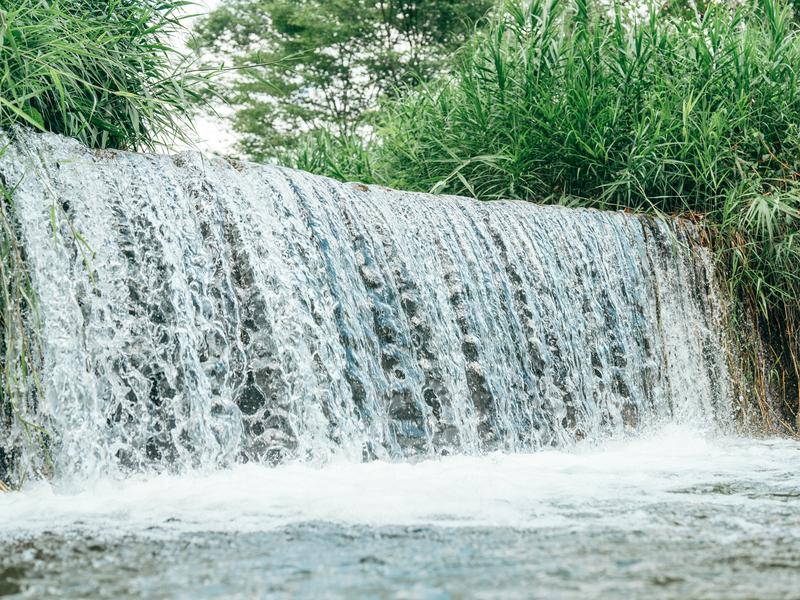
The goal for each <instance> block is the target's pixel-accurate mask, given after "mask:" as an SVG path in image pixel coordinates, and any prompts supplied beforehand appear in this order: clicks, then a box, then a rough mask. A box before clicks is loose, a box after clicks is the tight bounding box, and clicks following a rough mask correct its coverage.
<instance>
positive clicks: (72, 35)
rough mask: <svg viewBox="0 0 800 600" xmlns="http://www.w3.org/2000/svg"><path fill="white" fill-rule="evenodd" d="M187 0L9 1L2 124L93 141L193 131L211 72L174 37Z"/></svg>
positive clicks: (2, 25)
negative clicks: (194, 111) (172, 42)
mask: <svg viewBox="0 0 800 600" xmlns="http://www.w3.org/2000/svg"><path fill="white" fill-rule="evenodd" d="M189 4H190V3H189V2H185V1H180V0H93V1H86V0H0V128H7V127H9V126H11V125H19V124H21V125H25V126H28V127H33V128H35V129H38V130H40V131H51V132H54V133H59V134H63V135H66V136H69V137H73V138H77V139H78V140H80V141H82V142H83V143H84V144H86V145H88V146H90V147H92V148H117V149H140V148H146V149H152V148H153V147H154V146H156V145H157V144H158V143H160V142H168V141H171V140H172V139H174V138H184V137H185V134H184V133H183V132H184V131H186V129H187V126H188V124H189V117H190V110H191V106H192V104H193V103H197V102H199V101H200V100H201V93H202V91H203V89H204V87H205V85H206V83H207V80H208V77H207V75H208V71H205V70H203V69H195V68H193V66H192V64H191V63H190V62H189V61H187V60H186V59H185V57H184V56H183V55H182V54H180V53H179V52H178V51H176V50H174V49H172V48H171V47H170V46H169V45H168V43H167V41H168V37H169V36H171V35H172V34H173V33H174V32H175V31H176V30H177V29H179V28H180V27H181V17H180V16H179V12H178V11H179V10H180V9H182V8H183V7H185V6H188V5H189Z"/></svg>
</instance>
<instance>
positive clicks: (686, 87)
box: [296, 0, 800, 426]
mask: <svg viewBox="0 0 800 600" xmlns="http://www.w3.org/2000/svg"><path fill="white" fill-rule="evenodd" d="M673 12H677V15H673V14H668V13H667V12H665V10H663V9H656V8H655V7H650V9H649V11H648V12H647V14H646V15H644V16H642V15H641V14H631V13H628V12H626V11H625V10H624V9H623V8H620V7H619V6H617V7H616V8H613V9H607V8H604V7H603V6H602V5H598V4H589V3H588V2H587V1H586V0H574V1H570V0H533V1H532V2H530V3H519V2H513V3H509V4H507V5H506V8H505V9H504V10H503V11H502V13H501V14H500V15H499V16H498V17H496V18H495V19H494V20H493V22H492V23H491V25H490V26H488V27H487V28H486V30H485V31H484V32H482V33H479V34H477V36H476V37H475V39H474V40H473V41H472V42H471V43H470V44H469V45H468V46H467V47H466V48H465V49H464V50H463V52H462V53H461V55H460V56H459V57H458V58H457V60H456V61H455V64H454V73H453V75H452V76H450V77H447V78H444V79H440V80H438V81H436V82H434V83H432V84H430V85H426V86H424V87H422V88H419V89H418V90H416V91H414V92H412V93H409V94H406V95H405V96H404V97H402V98H400V99H398V100H395V101H390V102H388V103H386V104H385V105H384V107H383V109H382V112H381V116H380V120H379V125H378V128H377V131H376V134H375V136H374V138H373V140H372V141H371V142H370V143H368V144H360V143H358V142H357V141H355V140H354V139H353V138H352V137H348V138H344V139H337V138H333V137H330V136H328V137H323V138H318V139H317V140H315V141H314V143H313V144H312V145H311V146H310V147H308V148H306V149H305V150H304V151H303V152H301V153H299V154H298V157H297V160H296V164H297V166H300V167H301V168H305V169H310V170H313V171H316V172H320V173H323V174H327V175H332V176H335V177H338V178H341V179H357V180H361V181H364V182H367V183H370V182H374V183H380V184H384V185H389V186H392V187H398V188H401V189H410V190H419V191H432V192H441V193H453V194H463V195H468V196H474V197H476V198H480V199H484V200H492V199H499V198H517V199H522V200H530V201H535V202H545V203H551V202H555V203H568V204H571V205H577V206H591V207H596V208H602V209H628V210H631V209H632V210H636V211H647V212H654V213H659V214H671V215H683V216H689V217H691V218H692V219H694V220H697V221H701V222H702V223H703V224H704V227H705V229H706V230H707V232H708V234H709V236H708V237H709V239H710V240H711V243H712V245H713V247H714V249H715V251H716V253H717V256H718V258H719V265H720V271H721V272H722V273H723V275H724V277H725V281H727V283H728V285H729V288H730V296H731V298H732V299H733V301H734V302H735V304H736V307H737V310H736V311H734V314H735V315H737V320H736V322H734V323H732V331H733V332H734V333H735V335H737V336H738V337H739V338H740V339H739V342H740V344H741V346H742V347H743V348H745V354H743V355H742V360H743V362H744V363H745V364H743V365H741V366H742V368H743V372H745V373H748V374H749V382H748V383H749V386H750V387H755V388H757V389H758V390H759V394H760V395H761V397H762V403H761V406H762V407H763V408H764V411H763V412H764V416H765V418H766V420H767V421H769V423H770V425H771V426H781V423H780V422H781V421H784V422H786V423H788V421H790V420H792V419H793V418H794V416H795V415H796V414H797V409H798V404H799V403H800V396H798V389H797V380H798V376H800V362H798V358H800V345H798V335H797V327H798V324H800V269H798V267H797V265H798V264H800V228H798V223H800V183H798V178H800V85H799V84H798V76H800V37H798V28H797V24H796V21H795V20H794V19H793V13H792V11H791V9H790V8H789V7H788V6H787V5H784V4H782V3H780V2H779V1H777V0H758V1H757V2H756V3H755V4H748V5H741V6H738V7H735V8H731V7H730V5H727V4H725V3H713V4H708V5H706V6H705V9H704V11H703V12H693V11H689V14H688V16H687V14H686V13H685V11H673ZM758 340H764V341H766V342H768V343H767V345H766V346H765V347H763V348H762V345H761V344H760V343H759V342H758ZM764 348H766V349H764ZM768 396H771V397H773V398H774V397H780V398H781V402H782V403H783V404H784V406H783V409H784V410H783V411H782V413H781V414H769V411H768V410H767V408H766V404H764V403H763V399H764V398H766V397H768ZM744 408H745V409H747V407H744Z"/></svg>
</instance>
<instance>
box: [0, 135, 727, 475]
mask: <svg viewBox="0 0 800 600" xmlns="http://www.w3.org/2000/svg"><path fill="white" fill-rule="evenodd" d="M0 146H6V149H5V151H4V153H3V155H2V157H0V176H1V177H2V179H1V180H2V181H3V182H4V184H5V186H6V187H7V188H9V189H13V200H14V218H15V220H16V228H17V230H18V236H19V239H20V241H21V244H22V247H23V249H24V252H25V254H26V259H27V264H28V267H29V270H30V276H31V280H32V287H33V291H34V293H35V296H36V299H37V302H38V314H39V320H40V322H41V329H40V335H39V337H40V344H41V363H42V364H41V372H42V375H43V378H42V386H41V389H42V391H41V394H40V396H41V397H40V398H38V402H37V404H38V405H37V407H36V410H35V414H34V413H33V412H32V413H31V414H30V415H28V417H29V418H30V419H35V420H36V422H37V423H39V424H40V425H41V426H43V427H45V428H46V429H47V430H48V431H50V432H51V434H52V440H51V443H50V448H49V451H50V456H51V458H52V462H53V465H54V469H55V474H56V475H57V476H63V477H75V476H79V477H92V476H97V475H99V474H112V475H114V474H125V473H129V472H131V471H151V470H152V471H162V470H174V471H181V470H186V469H194V468H199V469H209V468H216V467H221V466H227V465H231V464H234V463H237V462H249V461H256V462H263V463H275V462H279V461H285V460H311V461H329V460H357V461H361V460H371V459H386V460H394V459H404V458H409V459H410V458H413V457H429V456H436V455H443V454H450V453H480V452H487V451H504V452H524V451H531V450H536V449H540V448H544V447H551V446H564V445H569V444H572V443H574V442H575V441H576V440H582V439H587V438H588V439H596V438H600V437H607V436H613V435H620V434H624V433H625V432H628V431H632V430H637V429H640V428H643V427H649V426H655V425H657V424H659V423H663V422H668V421H674V420H677V421H682V422H690V423H699V424H704V423H714V422H717V423H724V422H725V421H726V420H728V418H729V417H728V412H729V410H730V408H729V398H728V396H729V389H728V385H727V381H728V375H727V371H726V361H725V359H724V352H723V350H722V341H721V338H722V336H721V333H720V332H721V327H720V325H719V323H720V320H721V318H722V314H723V311H722V307H721V305H720V302H719V299H718V298H717V297H716V295H715V282H714V277H713V265H712V263H711V257H710V255H709V253H708V251H707V250H706V249H704V248H703V247H701V245H700V244H699V243H697V239H696V237H697V234H696V231H695V230H694V228H693V226H692V225H691V224H688V223H684V222H678V221H668V220H658V219H652V218H644V217H640V216H636V215H630V214H623V213H614V212H599V211H594V210H582V209H572V208H565V207H559V206H537V205H534V204H529V203H523V202H493V203H481V202H478V201H475V200H471V199H465V198H456V197H433V196H429V195H424V194H414V193H405V192H399V191H394V190H389V189H383V188H378V187H367V186H363V185H360V184H343V183H339V182H336V181H333V180H330V179H327V178H323V177H318V176H313V175H309V174H307V173H302V172H298V171H294V170H290V169H286V168H280V167H275V166H259V165H253V164H245V163H232V162H227V161H225V160H222V159H216V158H207V157H204V156H202V155H200V154H197V153H194V152H188V153H183V154H179V155H177V156H172V157H170V156H151V155H142V154H132V153H123V152H111V151H93V150H88V149H86V148H84V147H83V146H81V145H80V144H79V143H77V142H75V141H71V140H67V139H63V138H61V137H57V136H53V135H33V134H28V133H23V132H15V133H14V134H13V135H12V136H10V137H9V138H8V140H7V141H6V142H2V144H0ZM76 235H77V238H78V240H76ZM79 240H85V244H84V243H82V242H80V241H79ZM2 428H4V429H0V434H2V435H3V437H2V438H0V446H3V447H4V451H5V452H6V454H8V455H9V456H11V455H12V454H13V455H14V456H17V457H18V460H17V462H18V463H19V464H25V465H27V464H35V460H36V459H35V458H34V450H25V448H26V444H25V439H24V438H25V436H24V433H23V431H22V429H21V428H20V427H19V425H18V424H14V420H13V419H11V420H9V419H6V420H5V421H4V422H3V425H2Z"/></svg>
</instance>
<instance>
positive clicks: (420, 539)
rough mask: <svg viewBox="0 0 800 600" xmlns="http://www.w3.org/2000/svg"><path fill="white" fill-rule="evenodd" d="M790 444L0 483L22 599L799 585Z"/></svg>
mask: <svg viewBox="0 0 800 600" xmlns="http://www.w3.org/2000/svg"><path fill="white" fill-rule="evenodd" d="M798 473H800V443H798V442H796V441H791V440H778V439H766V440H754V439H745V438H735V437H708V436H705V435H703V434H701V433H698V432H692V431H688V430H686V429H682V428H670V429H668V430H667V431H666V432H662V433H659V434H656V435H650V436H644V437H642V438H640V439H634V440H625V441H611V442H608V443H605V444H603V445H601V446H590V445H589V444H584V445H581V444H579V445H578V446H577V447H576V448H575V449H574V450H570V451H543V452H538V453H532V454H516V455H510V454H490V455H486V456H473V457H466V456H451V457H445V458H441V459H437V460H426V461H422V462H418V463H416V464H410V463H388V462H372V463H366V464H352V463H341V464H329V465H327V466H324V467H313V466H309V465H300V464H288V465H283V466H280V467H275V468H270V467H264V466H253V465H243V466H239V467H236V468H234V469H231V470H226V471H218V472H212V473H206V474H199V473H195V474H188V475H181V476H158V477H150V478H147V477H144V476H142V477H140V478H134V479H128V480H119V481H110V480H99V481H95V482H91V483H89V482H85V483H83V484H76V483H74V482H73V483H72V484H70V485H64V486H55V487H53V486H51V485H49V484H45V483H36V484H30V485H28V486H26V488H25V489H24V490H23V491H22V492H21V493H15V494H10V495H5V496H1V497H0V519H2V520H1V521H0V540H1V541H0V593H3V594H11V595H15V594H16V595H17V596H18V597H24V598H47V597H75V598H78V597H89V596H91V597H102V598H144V597H148V598H153V597H155V598H161V597H163V598H167V597H179V598H255V597H270V598H290V597H320V598H353V597H373V598H466V597H470V598H473V597H474V598H497V597H503V598H543V599H544V598H547V599H550V598H596V597H602V598H623V597H624V598H648V599H649V598H676V599H678V598H720V599H722V598H725V599H731V598H742V599H744V598H759V599H762V600H767V599H772V598H775V599H779V598H780V599H786V598H797V597H798V596H800V478H799V477H800V476H798Z"/></svg>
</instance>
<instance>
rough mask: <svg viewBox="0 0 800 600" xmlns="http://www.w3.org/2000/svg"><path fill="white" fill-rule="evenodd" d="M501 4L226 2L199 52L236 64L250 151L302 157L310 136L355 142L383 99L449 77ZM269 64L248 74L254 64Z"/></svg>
mask: <svg viewBox="0 0 800 600" xmlns="http://www.w3.org/2000/svg"><path fill="white" fill-rule="evenodd" d="M492 4H493V0H417V1H413V0H381V1H371V0H227V2H225V3H224V4H223V5H222V6H221V7H220V8H218V9H216V10H215V11H213V12H212V13H211V14H210V15H209V16H208V17H206V18H205V19H203V20H201V21H200V22H199V23H198V25H197V27H196V30H195V33H196V36H195V38H194V40H193V42H192V43H193V46H194V48H195V50H197V51H206V52H208V51H211V52H212V53H213V55H215V56H216V57H220V58H222V59H223V60H225V62H226V63H227V64H229V65H230V66H233V67H237V70H236V71H235V73H236V74H235V75H232V82H231V83H232V85H231V87H230V96H229V98H227V100H229V101H230V102H231V104H232V105H234V106H235V107H236V108H237V110H236V113H235V115H234V120H233V123H234V128H235V130H236V131H237V132H238V133H239V134H240V136H241V142H240V146H241V150H242V151H243V152H244V153H245V154H247V155H249V156H250V157H251V158H253V159H256V160H268V159H273V158H276V157H278V156H281V155H285V154H286V153H287V152H291V151H293V150H294V149H295V148H296V147H297V145H298V142H299V140H300V139H301V138H302V137H303V136H304V135H305V134H308V133H313V132H319V131H323V130H325V131H329V132H331V133H332V134H334V135H337V136H347V135H352V134H353V133H355V132H356V131H357V129H358V128H359V126H363V124H364V123H368V122H369V117H370V113H371V112H372V111H374V110H375V109H376V107H377V105H378V102H379V99H380V98H381V97H383V96H386V95H389V96H391V95H394V94H395V92H396V90H400V89H403V88H405V87H407V86H409V85H413V84H414V83H415V82H417V81H420V80H422V81H425V80H427V79H429V78H430V77H431V76H433V75H435V74H437V73H440V72H441V70H442V68H443V65H444V64H445V63H446V61H447V59H448V58H449V55H450V53H451V52H452V51H453V50H454V49H456V48H458V47H459V46H461V45H462V44H463V43H464V42H465V41H466V40H467V39H468V38H469V36H470V33H471V32H472V30H473V28H474V26H475V24H476V22H478V21H479V20H480V18H481V17H482V16H483V15H485V14H486V12H487V11H488V10H489V9H490V8H491V6H492ZM253 64H268V65H270V66H268V67H259V68H245V67H244V66H245V65H253Z"/></svg>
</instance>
